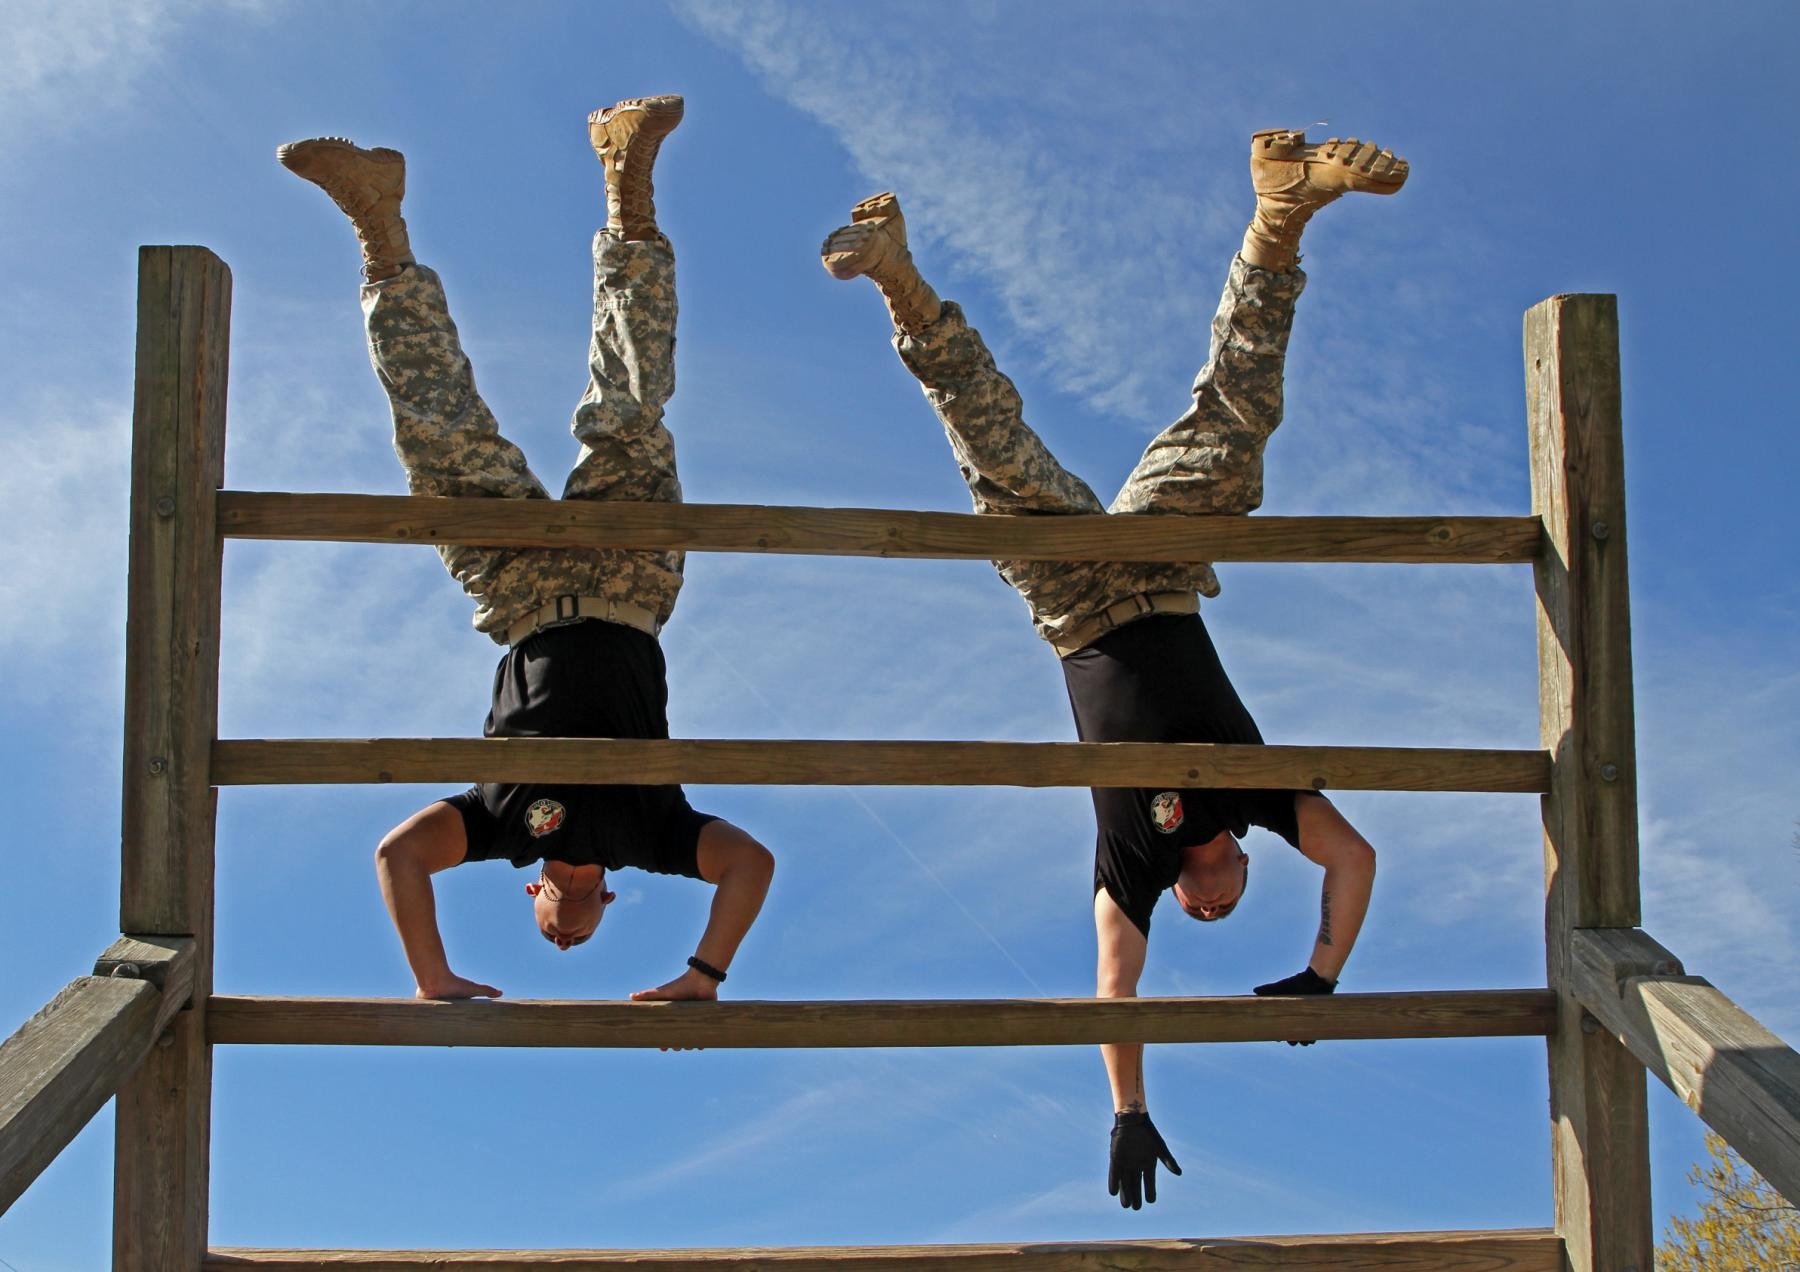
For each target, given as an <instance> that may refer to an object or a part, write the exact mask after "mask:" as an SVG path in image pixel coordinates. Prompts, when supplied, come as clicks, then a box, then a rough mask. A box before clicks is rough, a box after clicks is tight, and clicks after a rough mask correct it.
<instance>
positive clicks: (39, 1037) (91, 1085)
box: [0, 976, 162, 1214]
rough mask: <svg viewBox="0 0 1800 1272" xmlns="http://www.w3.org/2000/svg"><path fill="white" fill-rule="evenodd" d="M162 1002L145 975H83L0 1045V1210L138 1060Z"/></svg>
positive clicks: (64, 1144)
mask: <svg viewBox="0 0 1800 1272" xmlns="http://www.w3.org/2000/svg"><path fill="white" fill-rule="evenodd" d="M161 1000H162V995H161V994H159V993H158V992H157V989H156V986H154V985H152V984H150V983H149V982H148V981H142V980H130V979H126V978H124V977H118V978H110V977H99V976H82V977H79V978H77V979H76V980H74V981H72V982H70V983H69V985H68V986H66V987H65V988H64V989H63V990H62V992H61V993H59V994H57V996H56V997H55V998H53V999H51V1000H50V1002H49V1003H48V1004H47V1005H46V1006H45V1007H44V1008H43V1010H42V1011H39V1012H38V1013H37V1014H36V1015H35V1016H33V1017H32V1018H31V1019H30V1020H27V1021H26V1022H25V1023H24V1024H23V1025H21V1026H19V1029H18V1031H17V1032H16V1033H14V1034H13V1036H12V1037H10V1038H8V1039H7V1040H6V1041H5V1042H4V1043H0V1214H4V1213H5V1212H6V1210H7V1209H8V1207H10V1206H11V1205H12V1204H13V1202H14V1201H15V1200H16V1199H17V1198H18V1196H19V1194H20V1193H22V1192H24V1191H25V1189H26V1188H28V1187H30V1185H31V1181H32V1180H34V1179H36V1178H37V1177H38V1175H39V1173H41V1172H42V1171H43V1169H44V1167H46V1166H48V1165H49V1164H50V1163H51V1162H52V1161H53V1160H55V1158H56V1155H57V1154H58V1153H60V1152H62V1150H63V1149H64V1148H66V1147H67V1146H68V1143H69V1141H70V1140H72V1139H74V1138H75V1136H76V1134H77V1133H78V1132H79V1131H80V1130H81V1128H82V1127H84V1126H86V1125H87V1124H88V1121H89V1119H91V1118H92V1117H93V1116H94V1114H95V1113H97V1112H99V1111H100V1109H101V1108H102V1107H103V1106H104V1105H105V1104H106V1102H107V1101H108V1100H110V1099H112V1097H113V1093H114V1092H116V1091H117V1090H118V1089H119V1086H120V1084H121V1083H122V1082H123V1081H124V1080H125V1078H126V1077H127V1076H128V1075H129V1074H130V1073H131V1071H132V1070H133V1069H134V1068H136V1067H137V1065H138V1064H139V1062H141V1061H142V1060H143V1058H144V1054H145V1053H146V1052H147V1051H149V1050H150V1046H151V1044H152V1043H153V1042H154V1041H155V1040H156V1035H157V1006H158V1004H159V1003H160V1002H161Z"/></svg>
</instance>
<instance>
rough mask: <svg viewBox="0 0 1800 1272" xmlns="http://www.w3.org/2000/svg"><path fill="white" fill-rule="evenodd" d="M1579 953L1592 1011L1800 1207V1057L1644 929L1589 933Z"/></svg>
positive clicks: (1580, 978) (1578, 976)
mask: <svg viewBox="0 0 1800 1272" xmlns="http://www.w3.org/2000/svg"><path fill="white" fill-rule="evenodd" d="M1573 948H1574V960H1573V963H1572V975H1573V979H1574V988H1575V993H1576V995H1577V997H1579V998H1580V999H1581V1002H1582V1005H1583V1006H1584V1007H1586V1008H1587V1010H1588V1011H1590V1012H1592V1013H1593V1015H1594V1017H1595V1019H1597V1020H1598V1021H1599V1022H1600V1023H1601V1024H1602V1025H1604V1026H1605V1027H1606V1028H1607V1029H1608V1030H1610V1031H1611V1033H1612V1034H1613V1036H1614V1037H1616V1038H1618V1039H1619V1041H1621V1042H1622V1043H1624V1044H1625V1046H1626V1047H1627V1048H1629V1049H1630V1051H1631V1054H1632V1055H1633V1056H1635V1057H1636V1058H1637V1059H1638V1061H1639V1062H1640V1063H1642V1064H1643V1065H1644V1067H1645V1068H1647V1069H1648V1070H1649V1071H1650V1072H1651V1073H1653V1074H1655V1075H1656V1077H1657V1078H1658V1079H1660V1080H1661V1082H1662V1083H1663V1085H1664V1086H1666V1087H1668V1088H1669V1089H1670V1090H1671V1091H1673V1092H1675V1094H1676V1095H1678V1096H1680V1097H1681V1100H1682V1103H1684V1104H1686V1105H1687V1106H1688V1107H1689V1108H1690V1109H1692V1110H1694V1112H1695V1113H1697V1114H1699V1116H1700V1119H1701V1120H1702V1121H1704V1122H1705V1123H1706V1124H1707V1125H1708V1126H1710V1127H1712V1128H1713V1129H1714V1130H1715V1131H1717V1132H1718V1133H1719V1134H1721V1135H1723V1136H1724V1137H1725V1138H1726V1140H1728V1141H1729V1142H1730V1144H1731V1146H1732V1147H1733V1148H1735V1149H1736V1150H1737V1151H1738V1152H1739V1154H1741V1155H1742V1156H1743V1158H1744V1160H1745V1161H1747V1162H1749V1163H1750V1165H1751V1166H1753V1167H1755V1168H1756V1169H1757V1170H1758V1171H1759V1172H1760V1173H1761V1174H1762V1176H1763V1178H1764V1179H1767V1180H1768V1181H1769V1182H1770V1183H1772V1184H1774V1185H1775V1187H1776V1188H1777V1189H1779V1190H1780V1192H1781V1193H1782V1195H1783V1196H1785V1197H1786V1198H1788V1200H1789V1201H1790V1202H1797V1203H1800V1054H1797V1053H1796V1052H1795V1051H1794V1049H1793V1048H1792V1047H1790V1046H1788V1045H1787V1044H1786V1043H1785V1042H1783V1041H1782V1040H1781V1039H1780V1038H1778V1037H1777V1036H1776V1035H1774V1034H1773V1033H1770V1032H1769V1031H1768V1030H1767V1029H1765V1028H1763V1026H1762V1025H1761V1024H1760V1023H1758V1022H1757V1020H1756V1018H1755V1017H1753V1016H1751V1015H1750V1014H1749V1013H1748V1012H1746V1011H1744V1010H1743V1009H1742V1008H1740V1007H1739V1006H1738V1005H1737V1004H1736V1003H1734V1002H1732V1001H1731V999H1729V998H1727V997H1726V996H1725V995H1724V994H1722V993H1720V992H1719V991H1718V990H1717V989H1715V988H1714V987H1713V986H1712V985H1711V984H1710V983H1709V982H1707V981H1705V980H1703V979H1701V978H1700V977H1698V976H1688V975H1686V974H1685V973H1684V972H1683V969H1682V966H1681V963H1680V961H1679V960H1677V959H1676V958H1675V957H1674V955H1672V954H1670V953H1669V951H1668V950H1666V949H1664V948H1663V947H1662V946H1661V945H1659V944H1657V943H1656V942H1655V941H1653V940H1651V939H1650V937H1648V936H1646V935H1645V934H1644V933H1643V932H1641V931H1638V930H1637V929H1636V928H1602V929H1591V930H1585V931H1579V932H1577V933H1575V939H1574V946H1573Z"/></svg>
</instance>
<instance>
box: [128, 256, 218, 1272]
mask: <svg viewBox="0 0 1800 1272" xmlns="http://www.w3.org/2000/svg"><path fill="white" fill-rule="evenodd" d="M230 329H231V271H230V270H229V269H227V268H226V266H225V262H223V261H221V260H220V259H219V258H218V257H217V256H214V255H213V254H212V253H211V252H209V251H207V250H206V249H205V248H201V247H145V248H141V249H140V250H139V254H138V339H137V384H136V396H135V406H134V410H133V417H132V443H131V545H130V551H129V561H130V578H129V583H128V602H127V616H126V631H125V650H126V653H125V771H124V816H123V853H122V856H123V866H122V871H121V881H120V889H119V894H120V895H119V915H120V923H119V926H120V930H121V931H124V932H128V933H132V934H135V935H139V936H177V937H188V938H191V939H192V941H193V973H192V997H193V999H194V1003H195V1005H194V1007H193V1008H192V1009H191V1010H189V1011H184V1012H180V1013H178V1014H177V1015H175V1016H174V1017H173V1019H172V1020H171V1022H170V1024H169V1028H168V1030H167V1032H166V1035H165V1036H166V1037H167V1038H168V1040H169V1045H167V1046H162V1045H158V1046H156V1047H155V1048H153V1049H152V1050H151V1052H150V1054H149V1055H148V1056H147V1057H146V1058H145V1060H144V1063H143V1065H142V1066H140V1067H139V1069H138V1070H137V1071H136V1072H135V1073H134V1074H133V1075H132V1077H131V1079H130V1081H128V1082H127V1083H126V1084H125V1085H124V1087H123V1088H122V1089H121V1090H120V1091H119V1096H118V1106H117V1117H116V1118H115V1121H114V1127H115V1129H114V1158H113V1269H114V1272H193V1269H194V1268H195V1267H197V1266H198V1264H199V1262H200V1259H201V1257H202V1255H203V1254H204V1253H205V1251H206V1223H207V1188H208V1182H209V1181H208V1169H209V1167H208V1160H209V1158H208V1151H209V1147H210V1144H209V1140H210V1135H211V1118H212V1112H211V1109H212V1056H211V1052H210V1050H209V1049H208V1047H207V1044H206V1034H205V1025H204V1022H203V1017H204V1014H205V1005H206V996H207V995H208V994H209V993H210V992H211V990H212V905H213V825H214V813H215V796H216V794H217V792H216V791H215V790H214V789H213V787H212V780H211V776H210V773H209V771H208V770H209V767H210V765H211V761H212V744H213V739H214V736H215V734H216V733H217V731H218V695H219V565H220V551H219V548H220V540H219V537H218V527H217V523H216V515H217V511H218V488H219V485H220V484H221V482H222V480H223V478H224V465H225V398H226V379H227V371H228V366H229V361H230V334H231V333H230Z"/></svg>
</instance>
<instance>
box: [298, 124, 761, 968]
mask: <svg viewBox="0 0 1800 1272" xmlns="http://www.w3.org/2000/svg"><path fill="white" fill-rule="evenodd" d="M682 108H683V107H682V100H681V98H679V97H648V98H641V99H634V100H629V101H623V102H620V103H618V104H617V105H615V106H612V107H609V108H608V109H606V110H601V111H595V112H594V114H593V115H592V116H590V117H589V120H588V134H589V138H590V140H591V141H592V143H593V146H594V149H595V152H596V153H597V154H598V155H599V157H600V160H601V163H602V165H603V167H604V169H605V174H606V197H607V223H606V226H605V228H603V229H601V230H600V231H599V232H598V233H597V234H596V235H595V236H594V326H593V340H592V343H591V345H590V346H589V357H588V371H589V380H588V386H587V391H586V392H585V394H584V395H583V396H582V399H581V402H580V404H579V405H578V406H577V407H576V409H575V416H574V422H573V426H572V427H573V431H574V434H575V438H576V440H577V441H579V442H580V443H581V453H580V457H579V458H578V460H577V461H576V464H575V468H574V471H572V472H571V473H570V474H569V478H568V481H567V483H566V485H565V486H564V488H563V498H565V499H594V500H626V501H636V502H643V501H655V500H670V501H678V500H680V498H681V484H680V482H679V481H678V480H677V478H676V473H675V443H674V439H673V438H672V437H671V436H670V435H669V431H668V429H667V428H666V427H665V426H664V424H663V405H664V403H665V402H666V401H667V400H668V398H669V396H670V394H671V393H672V392H673V391H674V388H675V373H674V361H673V357H674V343H675V258H674V254H673V252H672V250H671V248H670V246H669V241H668V239H666V238H665V237H664V236H663V235H662V233H661V232H660V231H659V230H658V229H657V226H656V219H655V207H654V201H653V190H652V184H651V167H652V165H653V163H654V162H655V159H656V153H657V149H658V147H659V146H660V145H661V143H662V140H663V139H664V138H665V137H666V136H667V135H668V134H669V133H670V132H671V131H672V130H673V129H674V127H675V126H676V125H677V124H678V123H680V121H681V115H682ZM278 158H279V159H280V161H281V163H282V164H283V165H285V166H286V167H287V168H289V169H290V170H292V171H293V172H294V173H296V174H297V175H299V176H301V177H304V178H305V179H306V180H308V181H311V182H313V183H315V184H316V185H318V186H320V187H321V188H322V189H324V191H325V192H326V193H327V194H329V195H330V196H331V198H332V200H333V201H334V202H336V203H337V205H338V207H339V208H341V209H342V210H343V211H344V213H345V214H346V215H348V216H349V218H350V220H351V223H352V225H353V226H354V227H355V229H356V234H357V238H358V240H359V241H360V243H361V246H362V252H363V273H364V276H365V278H366V279H367V284H366V285H365V286H364V287H363V289H362V307H363V314H364V316H365V318H366V321H367V328H368V338H369V357H370V359H371V361H372V362H373V363H374V366H375V373H376V375H377V376H379V377H380V380H381V384H382V387H383V388H384V389H385V390H386V391H387V395H388V398H389V401H390V402H391V404H392V406H393V415H394V449H395V451H396V452H397V453H398V455H399V457H400V462H401V463H402V464H403V465H404V466H405V468H406V477H407V486H408V488H409V489H410V490H411V492H412V493H413V494H416V495H461V496H491V497H496V498H504V499H546V498H548V497H549V495H548V492H547V491H546V490H545V489H544V487H543V485H542V483H540V482H539V481H538V479H537V478H536V477H535V476H534V475H533V474H532V472H531V469H530V468H529V467H527V466H526V463H525V456H524V455H523V453H521V452H520V450H519V448H518V447H517V446H515V445H513V444H512V443H511V442H509V441H507V440H506V439H505V438H504V437H502V436H501V435H500V431H499V428H498V426H497V425H496V423H495V421H494V417H493V416H492V415H491V414H490V413H489V411H488V408H487V406H486V405H485V404H484V403H483V402H482V400H481V397H480V395H479V394H478V393H477V392H476V388H475V379H474V374H473V372H472V370H471V369H470V366H469V360H468V358H467V357H465V356H464V354H463V351H462V347H461V345H460V343H459V342H458V339H457V334H456V326H455V324H454V323H452V322H451V320H450V314H449V310H448V308H447V306H446V303H445V299H444V291H443V287H442V285H441V284H440V283H439V281H438V276H437V274H436V273H434V272H433V271H432V270H430V269H428V268H426V267H425V266H423V265H420V264H418V263H417V262H415V261H414V259H413V255H412V251H411V248H410V246H409V243H408V239H407V232H406V223H405V221H404V220H403V219H402V218H401V215H400V203H401V199H402V196H403V195H404V193H405V186H406V161H405V159H404V158H403V157H402V156H401V154H400V153H399V152H398V151H395V150H388V149H373V150H365V149H362V148H361V147H358V146H355V145H352V144H351V143H350V142H348V141H345V140H342V139H339V138H315V139H313V140H310V141H299V142H294V143H292V144H290V145H286V146H283V147H281V148H280V150H279V152H278ZM438 552H439V553H440V554H441V555H442V557H443V559H444V564H445V566H446V567H448V569H449V571H450V573H451V574H452V575H453V576H455V578H456V580H457V582H459V583H461V584H462V585H463V588H464V590H465V591H467V592H468V593H469V595H470V596H472V597H473V598H474V600H475V626H476V628H477V629H478V630H480V631H483V632H486V633H487V634H488V635H489V636H491V637H492V638H493V639H494V640H495V641H496V642H497V643H498V644H501V645H504V646H506V647H507V652H506V654H505V656H504V657H502V658H501V660H500V665H499V667H498V669H497V670H496V672H495V676H494V689H493V699H492V707H491V710H490V711H489V713H488V718H487V723H486V726H485V729H484V732H485V733H486V734H487V735H488V736H489V737H615V738H666V737H668V736H669V724H668V714H667V705H668V686H667V681H666V667H665V664H664V661H663V655H662V649H661V646H660V645H659V644H658V642H657V636H658V634H659V633H660V632H661V631H662V628H663V625H664V624H665V623H666V622H668V620H669V615H670V613H671V612H672V611H673V609H674V607H675V597H676V594H677V593H678V592H679V591H680V590H681V579H682V574H681V572H682V555H681V554H680V553H678V552H649V551H626V550H588V549H560V548H559V549H550V548H523V549H519V548H491V547H475V546H465V545H454V544H446V545H443V546H440V547H439V548H438ZM489 859H500V860H507V861H511V862H512V863H513V865H514V866H517V867H525V866H530V865H534V864H538V863H539V862H541V863H542V864H541V865H540V867H539V874H538V879H537V881H536V882H534V883H531V884H528V885H526V892H527V893H528V894H530V896H531V901H532V913H533V917H534V919H535V921H536V923H537V927H538V930H539V931H540V932H541V933H542V934H543V936H544V938H545V939H546V940H548V941H550V942H552V943H553V944H555V945H556V946H557V948H559V949H563V950H567V949H570V948H571V947H573V946H576V945H580V944H581V943H582V942H583V941H586V940H587V939H588V938H589V937H590V936H592V935H593V933H594V930H595V929H596V928H597V927H598V926H599V924H600V920H601V918H602V917H603V915H604V914H605V910H606V906H607V905H608V904H609V903H610V902H611V901H612V900H613V899H614V894H613V893H612V892H611V891H609V890H607V887H606V871H608V870H617V869H620V868H621V867H625V866H633V867H636V868H638V869H641V870H650V871H655V872H658V873H662V874H673V875H684V876H687V877H690V878H695V879H703V880H705V881H706V882H707V883H710V884H713V885H715V886H716V888H717V891H716V893H715V894H714V897H713V904H712V911H711V915H710V917H709V918H708V920H707V923H706V927H705V930H704V931H703V932H702V934H701V936H700V940H699V943H698V946H697V947H696V949H695V951H694V955H693V957H691V958H689V959H688V968H687V970H686V971H685V972H683V973H682V974H681V975H679V976H677V977H675V978H674V979H672V980H670V981H668V982H667V983H666V984H663V985H661V986H659V987H657V988H655V989H650V990H642V991H639V992H638V993H636V994H633V995H632V997H633V998H639V999H707V998H714V997H717V992H718V989H717V987H718V985H719V983H720V982H721V981H723V980H724V979H725V969H726V968H728V967H729V966H730V965H731V960H732V957H733V955H734V954H735V953H736V952H737V949H738V945H739V943H740V942H741V941H742V940H743V938H744V935H745V933H746V932H748V931H749V929H750V925H751V924H752V923H753V922H754V921H755V919H756V916H757V913H758V911H759V910H760V909H761V907H762V903H763V898H764V896H765V895H766V894H767V892H768V887H769V880H770V877H771V875H772V873H773V870H774V859H773V858H772V857H771V856H770V854H769V852H768V850H767V849H765V848H764V847H763V846H762V845H761V844H759V843H757V842H756V841H755V840H754V839H752V838H751V837H750V836H749V835H747V834H745V833H744V832H743V831H741V830H739V829H738V828H737V827H735V826H733V825H731V824H730V823H728V822H725V821H722V820H720V819H718V818H716V817H713V816H711V815H709V814H706V813H700V812H696V811H695V810H694V809H693V808H692V807H691V806H690V805H689V804H688V801H687V798H686V796H685V795H684V794H683V792H682V790H681V788H680V787H679V786H617V785H614V786H595V785H580V784H569V783H549V784H539V783H486V784H483V785H480V786H476V787H473V788H471V789H470V790H467V791H464V792H463V793H462V794H459V795H455V796H452V797H451V798H449V799H444V800H438V801H436V802H434V803H432V804H430V805H429V806H427V807H426V808H424V809H422V810H420V811H419V812H417V813H415V814H413V815H412V816H411V817H409V818H407V819H406V820H405V821H404V822H402V823H401V824H400V825H399V826H397V827H395V828H394V829H393V830H392V831H390V832H389V833H388V835H387V836H386V837H385V838H384V839H383V840H382V841H381V846H380V848H379V849H377V851H376V854H375V868H376V874H377V876H378V878H379V880H380V884H381V891H382V896H383V897H384V898H385V900H386V902H387V906H388V912H389V914H390V915H392V917H393V920H394V926H395V927H396V928H397V929H398V931H399V934H400V941H401V945H402V946H403V947H404V949H405V952H406V958H407V962H408V963H409V964H410V965H411V967H412V972H413V976H414V978H415V980H416V981H417V982H418V995H419V997H421V998H471V997H498V996H499V994H500V991H499V990H498V989H496V988H495V987H494V986H492V985H487V984H483V983H481V982H479V981H474V980H469V979H467V978H465V977H463V976H459V975H457V974H456V973H455V972H453V971H452V970H451V968H450V963H449V960H448V958H447V957H446V955H445V952H444V944H443V940H442V937H441V936H440V934H439V932H438V926H437V918H436V904H435V899H434V895H433V892H432V885H431V877H432V875H434V874H436V873H437V872H439V871H442V870H447V869H449V868H450V867H452V866H456V865H459V864H461V863H463V862H465V861H480V860H489Z"/></svg>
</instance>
